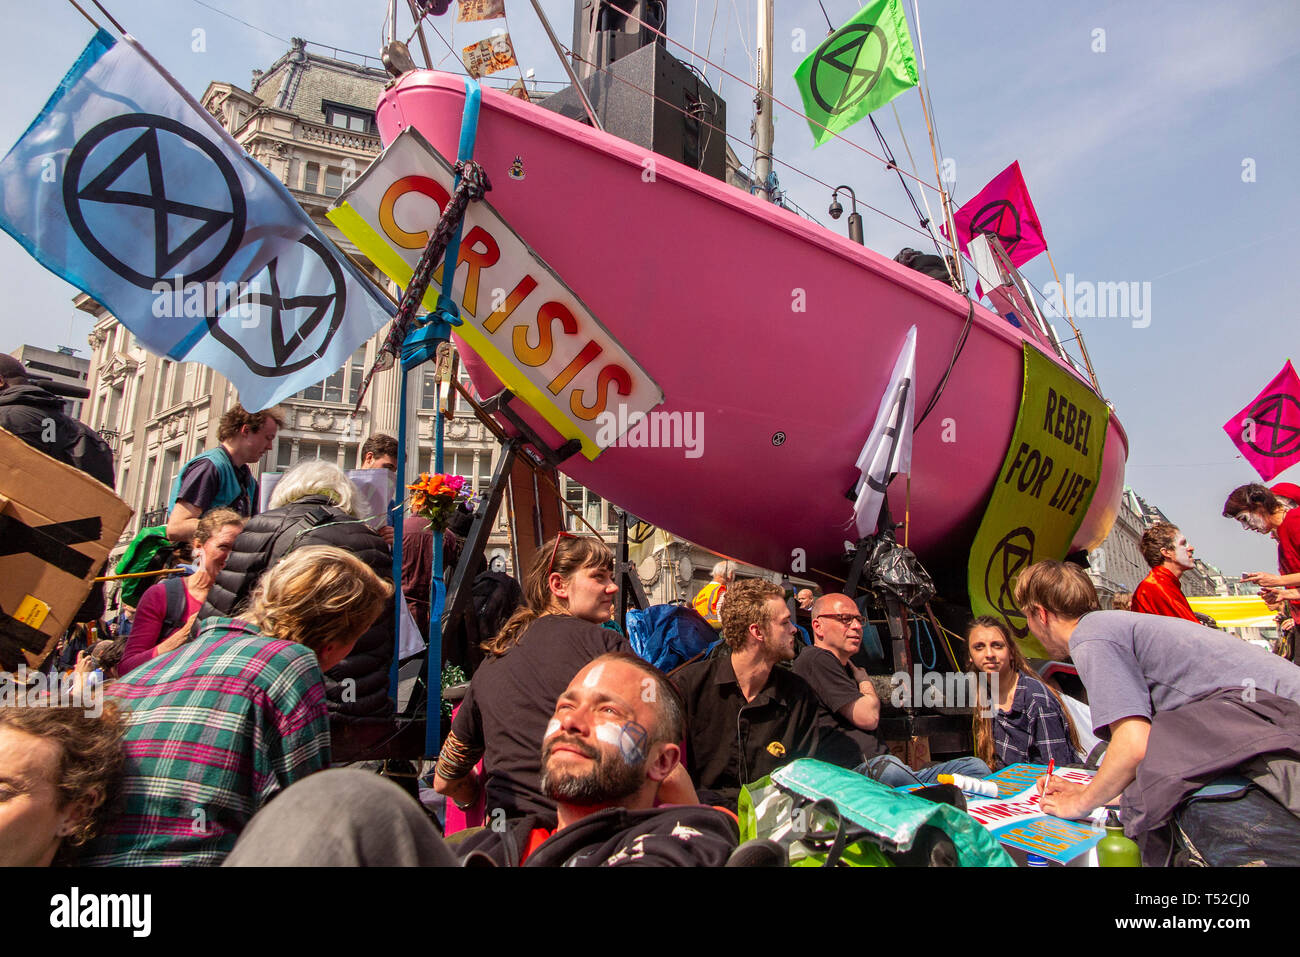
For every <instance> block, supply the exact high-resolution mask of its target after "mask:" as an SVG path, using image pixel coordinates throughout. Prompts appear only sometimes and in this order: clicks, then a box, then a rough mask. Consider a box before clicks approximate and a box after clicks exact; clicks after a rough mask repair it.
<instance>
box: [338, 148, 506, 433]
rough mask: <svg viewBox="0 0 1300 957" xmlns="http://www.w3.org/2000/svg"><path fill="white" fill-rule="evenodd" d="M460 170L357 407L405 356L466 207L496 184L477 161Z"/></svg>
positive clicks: (460, 163) (448, 279)
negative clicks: (375, 380)
mask: <svg viewBox="0 0 1300 957" xmlns="http://www.w3.org/2000/svg"><path fill="white" fill-rule="evenodd" d="M456 173H457V175H458V176H459V180H460V181H459V182H458V183H457V185H456V191H455V192H454V193H452V197H451V201H450V202H449V203H448V204H447V208H446V209H444V210H443V212H442V216H441V217H439V219H438V225H437V226H435V227H434V229H433V232H432V233H431V234H430V236H429V242H428V244H427V245H426V246H425V247H424V252H423V253H421V254H420V261H419V262H418V263H416V266H415V272H414V273H413V274H412V275H411V280H410V282H409V283H407V286H406V290H405V291H404V292H403V293H402V299H401V302H400V303H399V304H398V306H397V317H396V318H395V319H394V320H393V324H392V326H391V327H390V328H389V330H388V336H387V337H386V338H385V339H384V343H383V345H381V346H380V347H379V350H378V352H376V353H375V361H374V364H373V365H371V367H370V371H369V372H367V373H366V377H365V378H364V379H362V380H361V388H360V390H359V393H358V395H357V402H356V409H360V408H361V402H362V401H363V400H364V399H365V396H366V390H367V389H368V388H369V387H370V380H371V379H373V378H374V376H375V373H376V372H381V371H383V370H384V369H389V368H391V367H392V365H393V362H394V361H396V360H397V359H398V358H399V356H400V355H401V352H402V344H403V343H404V342H405V341H406V337H407V333H408V332H410V330H411V327H412V326H413V325H414V324H415V314H416V312H417V311H418V310H419V309H420V306H421V304H422V303H423V301H424V294H425V292H426V291H427V290H428V288H429V281H430V279H431V278H432V276H433V271H434V270H435V269H436V268H437V266H438V262H439V260H441V259H442V258H443V255H444V254H445V253H446V252H447V247H448V245H449V244H450V243H451V242H452V240H453V238H454V236H455V235H456V230H457V229H458V228H459V227H460V224H461V222H462V220H463V219H464V218H465V209H466V207H468V206H469V203H470V200H479V199H482V198H483V195H484V193H486V192H487V191H488V190H490V189H491V188H492V183H491V182H490V181H489V180H488V177H487V173H486V172H485V171H484V170H483V167H481V166H479V164H478V163H475V162H474V161H473V160H470V161H468V162H464V161H461V160H457V161H456ZM443 280H444V282H443V285H444V287H446V288H448V289H449V288H450V287H451V277H450V276H444V277H443ZM443 298H445V296H440V297H439V306H441V305H442V301H441V300H442V299H443ZM439 318H444V319H445V320H446V321H448V322H451V319H450V318H447V317H445V316H440V317H439ZM458 322H459V319H458V318H457V320H456V322H451V324H452V325H456V324H458Z"/></svg>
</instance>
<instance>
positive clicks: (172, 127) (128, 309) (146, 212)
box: [0, 30, 394, 409]
mask: <svg viewBox="0 0 1300 957" xmlns="http://www.w3.org/2000/svg"><path fill="white" fill-rule="evenodd" d="M0 190H3V196H2V197H0V228H3V229H4V230H5V231H6V232H8V233H9V234H10V235H11V236H13V237H14V238H15V239H17V240H18V242H19V243H21V244H22V245H23V247H24V248H25V249H26V250H27V251H28V252H29V253H31V254H32V255H33V256H34V257H35V258H36V259H37V260H38V261H39V262H40V263H41V264H42V265H44V266H45V267H46V268H48V269H50V270H51V271H52V272H54V273H56V274H58V275H59V276H62V277H63V278H64V279H66V280H67V281H68V282H70V283H72V284H73V285H74V286H77V287H78V288H80V289H82V290H84V291H85V292H87V293H89V294H90V295H91V296H93V297H94V298H95V299H96V300H98V301H99V302H100V303H102V304H103V305H105V306H106V307H107V308H108V309H109V310H110V311H111V312H112V313H113V315H114V316H116V317H117V319H118V320H119V321H121V322H122V323H123V324H124V325H125V326H126V327H127V328H128V329H130V330H131V331H132V332H133V333H135V335H136V337H137V338H138V339H139V340H140V341H141V342H142V343H143V344H144V345H145V347H146V348H147V349H149V350H150V351H151V352H154V353H157V354H159V355H165V356H168V357H170V358H172V359H175V360H177V361H185V362H200V363H203V364H204V365H206V366H209V367H211V368H212V369H215V370H216V371H217V372H220V373H221V374H222V375H224V376H225V377H226V378H227V379H229V380H230V381H231V382H232V383H233V384H234V385H235V387H236V388H237V389H238V390H239V395H240V401H241V403H242V404H243V405H244V406H245V408H248V409H261V408H266V407H268V406H272V405H274V404H275V403H276V402H279V401H280V400H281V399H284V398H286V397H287V396H289V395H292V394H293V393H294V392H297V391H299V390H300V389H303V388H305V387H307V386H309V385H312V384H314V383H316V382H319V381H320V380H322V379H324V378H326V377H327V376H329V375H330V374H331V373H333V372H335V371H337V370H338V369H340V368H342V367H343V365H344V363H345V362H346V360H347V357H348V356H349V355H351V354H352V352H353V351H354V350H355V349H356V348H357V347H358V346H359V345H361V344H362V343H363V342H365V340H366V339H368V338H370V337H371V336H372V335H374V334H375V333H376V332H377V331H378V330H379V329H380V328H381V327H382V326H383V325H384V323H386V322H387V321H388V320H389V319H391V318H392V314H393V311H394V310H393V308H392V306H391V304H390V303H389V301H388V300H387V299H386V298H384V297H383V296H382V295H381V294H380V293H379V291H378V290H377V289H375V288H374V287H373V286H372V285H371V283H370V281H369V280H368V279H367V278H365V277H364V276H363V275H362V273H361V272H360V271H359V270H358V269H357V268H356V267H355V266H353V265H352V263H351V262H350V261H348V259H347V258H346V257H345V256H343V255H342V254H341V253H340V252H339V251H338V250H337V249H336V248H335V247H334V246H333V244H332V243H331V242H330V241H329V240H328V239H327V238H326V237H325V236H324V234H323V233H321V231H320V230H319V229H318V228H317V227H316V225H315V224H314V223H313V222H312V221H311V219H310V218H309V217H308V216H307V214H306V213H305V212H303V210H302V207H300V206H299V205H298V203H297V202H296V201H295V200H294V199H293V197H292V196H291V195H290V194H289V191H288V190H287V189H286V188H285V187H284V184H283V183H281V182H280V181H279V180H278V179H277V178H276V177H275V176H274V175H273V174H272V173H271V172H270V171H269V170H267V169H266V168H265V167H264V166H262V165H261V164H260V163H258V162H257V161H256V160H254V159H253V158H252V157H250V156H249V155H248V154H247V153H246V152H245V151H244V149H243V147H241V146H240V145H239V144H238V143H237V142H236V141H235V140H234V139H233V138H232V137H231V136H230V135H229V134H228V133H227V132H226V131H225V130H224V129H223V128H222V127H221V126H220V125H219V124H218V123H217V122H216V120H214V119H213V117H212V116H210V115H209V114H208V112H207V111H206V110H204V109H203V108H202V107H201V106H200V105H199V104H198V103H197V102H196V101H195V100H194V99H193V98H192V97H191V96H190V95H189V94H188V93H186V92H185V90H184V88H183V87H181V86H180V84H179V83H177V82H176V81H175V80H174V79H172V77H170V76H169V75H168V74H167V72H166V71H165V70H163V69H162V67H161V66H159V65H158V63H157V62H156V61H155V60H154V59H153V58H152V57H151V56H149V54H148V53H147V52H145V51H144V50H143V49H142V48H141V47H140V46H139V45H138V44H136V42H135V41H134V40H132V39H131V38H130V37H125V36H124V37H122V38H121V39H120V40H116V39H114V38H113V36H112V35H111V34H109V33H107V32H106V31H103V30H101V31H99V32H98V33H97V34H96V35H95V38H94V39H93V40H91V42H90V45H89V46H87V47H86V49H85V50H84V51H83V52H82V54H81V56H80V58H79V59H78V60H77V62H76V64H75V65H74V66H73V67H72V69H71V70H70V71H69V72H68V74H67V76H65V77H64V79H63V82H62V83H61V84H59V88H58V89H57V90H56V91H55V93H54V95H53V96H52V97H51V98H50V100H49V102H48V103H46V104H45V108H44V109H43V110H42V111H41V113H40V115H39V116H38V117H37V118H36V120H35V122H33V123H32V125H31V126H30V127H29V128H28V130H27V132H26V133H24V134H23V137H22V138H21V139H20V140H19V141H18V143H17V144H16V145H15V146H14V147H13V149H11V150H10V151H9V153H8V154H7V155H6V156H5V158H4V160H3V161H0Z"/></svg>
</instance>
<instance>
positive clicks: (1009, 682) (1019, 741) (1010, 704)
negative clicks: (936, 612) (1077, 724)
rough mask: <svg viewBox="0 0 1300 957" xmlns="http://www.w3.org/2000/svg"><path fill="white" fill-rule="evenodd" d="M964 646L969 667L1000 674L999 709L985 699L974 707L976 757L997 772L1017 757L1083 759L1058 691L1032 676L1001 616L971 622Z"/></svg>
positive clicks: (1044, 760)
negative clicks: (990, 714)
mask: <svg viewBox="0 0 1300 957" xmlns="http://www.w3.org/2000/svg"><path fill="white" fill-rule="evenodd" d="M966 649H967V651H969V652H970V665H969V669H970V670H971V671H974V672H976V673H977V674H979V673H983V674H986V675H989V676H990V679H992V678H993V676H994V675H996V676H997V677H996V679H995V680H994V682H993V693H994V695H995V696H996V697H997V701H996V702H995V704H996V707H988V706H987V703H985V702H983V701H981V704H982V705H985V706H983V707H980V708H978V709H976V712H975V717H974V719H973V720H974V726H975V757H977V758H980V759H982V760H983V761H984V763H985V764H987V765H988V766H989V767H991V768H993V769H994V770H996V769H998V768H1001V767H1006V766H1007V765H1009V764H1015V763H1016V762H1018V761H1028V762H1030V763H1031V764H1047V763H1048V762H1049V761H1055V762H1056V763H1057V764H1073V763H1075V762H1076V761H1078V760H1079V737H1078V735H1077V734H1076V733H1075V730H1074V723H1073V722H1072V721H1071V720H1070V716H1069V714H1068V713H1067V712H1066V710H1065V706H1064V705H1063V704H1062V703H1061V699H1060V697H1059V696H1058V695H1057V693H1056V690H1055V689H1054V688H1051V687H1049V686H1048V685H1047V684H1045V683H1044V682H1043V681H1042V680H1041V679H1040V678H1039V677H1038V676H1037V675H1036V674H1034V671H1033V669H1032V668H1030V667H1029V662H1027V661H1026V660H1025V656H1024V655H1023V654H1022V653H1021V651H1020V648H1019V647H1018V646H1017V645H1016V643H1015V641H1014V640H1013V639H1012V637H1011V633H1010V632H1009V631H1008V630H1007V626H1006V624H1005V623H1004V622H1003V621H1002V619H1000V618H994V617H992V616H990V615H981V616H980V617H979V618H976V619H975V620H974V621H973V622H971V624H970V627H969V628H968V629H967V631H966ZM990 711H992V712H993V715H992V716H989V714H988V712H990Z"/></svg>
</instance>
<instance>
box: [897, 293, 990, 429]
mask: <svg viewBox="0 0 1300 957" xmlns="http://www.w3.org/2000/svg"><path fill="white" fill-rule="evenodd" d="M966 303H967V305H966V324H965V325H964V326H962V329H961V335H959V336H958V337H957V344H956V346H954V347H953V350H952V358H951V359H949V360H948V368H947V369H945V370H944V372H943V378H942V379H940V380H939V385H938V387H937V388H936V389H935V390H934V395H932V396H930V401H929V402H927V403H926V406H925V411H924V412H922V413H921V415H920V416H919V417H918V418H917V420H916V424H915V425H914V426H912V432H913V434H915V433H916V430H917V429H919V428H920V427H921V423H922V422H924V421H925V419H926V416H928V415H929V414H930V413H931V412H933V411H934V407H935V406H936V405H938V404H939V397H940V396H941V395H943V390H944V389H946V388H947V387H948V377H949V376H950V375H952V370H953V367H954V366H956V365H957V360H958V359H959V358H961V353H962V350H963V349H965V348H966V339H967V337H969V336H970V329H971V326H972V325H974V324H975V300H974V299H969V298H968V299H967V300H966Z"/></svg>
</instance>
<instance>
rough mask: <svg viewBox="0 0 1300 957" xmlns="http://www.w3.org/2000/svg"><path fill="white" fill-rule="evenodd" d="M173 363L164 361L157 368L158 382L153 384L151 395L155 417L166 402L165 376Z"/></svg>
mask: <svg viewBox="0 0 1300 957" xmlns="http://www.w3.org/2000/svg"><path fill="white" fill-rule="evenodd" d="M173 365H175V363H173V362H171V361H169V360H167V359H164V360H163V361H162V364H161V365H159V366H158V381H157V382H156V383H155V384H154V393H153V414H154V415H157V414H158V413H159V412H161V411H162V410H163V403H164V402H166V401H167V376H168V374H169V371H170V369H171V367H172V366H173Z"/></svg>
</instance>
